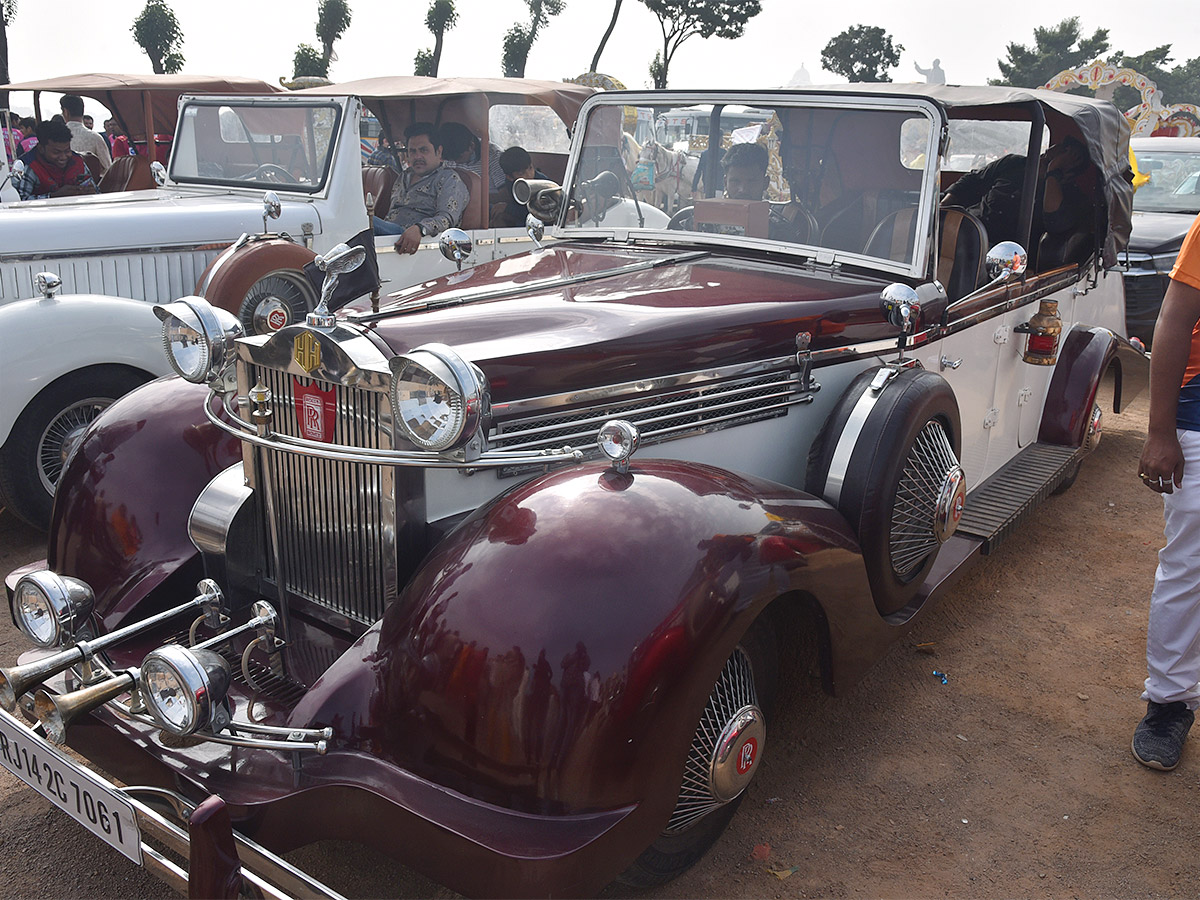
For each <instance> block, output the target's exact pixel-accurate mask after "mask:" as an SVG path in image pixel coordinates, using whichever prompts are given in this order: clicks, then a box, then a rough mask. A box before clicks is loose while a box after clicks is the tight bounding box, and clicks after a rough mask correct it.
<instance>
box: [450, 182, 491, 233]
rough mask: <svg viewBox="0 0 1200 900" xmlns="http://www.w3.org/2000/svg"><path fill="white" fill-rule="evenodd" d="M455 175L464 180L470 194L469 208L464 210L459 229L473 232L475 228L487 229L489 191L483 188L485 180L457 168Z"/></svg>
mask: <svg viewBox="0 0 1200 900" xmlns="http://www.w3.org/2000/svg"><path fill="white" fill-rule="evenodd" d="M454 172H455V174H457V175H458V177H459V178H461V179H462V180H463V184H465V185H466V186H467V191H468V192H470V195H471V196H470V199H469V200H468V201H467V208H466V209H465V210H463V217H462V222H461V223H460V224H459V226H458V227H459V228H462V229H465V230H466V231H471V230H472V229H474V228H486V227H487V199H488V198H487V191H485V190H484V188H483V180H482V179H481V178H480V177H479V176H478V175H476V174H475V173H474V172H472V171H470V170H469V169H461V168H456V169H455V170H454Z"/></svg>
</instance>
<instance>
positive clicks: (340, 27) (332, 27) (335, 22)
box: [292, 0, 350, 78]
mask: <svg viewBox="0 0 1200 900" xmlns="http://www.w3.org/2000/svg"><path fill="white" fill-rule="evenodd" d="M349 27H350V4H348V3H347V2H346V0H321V2H320V3H318V4H317V28H316V33H317V40H318V41H320V43H321V49H320V50H317V49H316V48H315V47H313V46H312V45H311V44H301V45H300V46H298V47H297V48H296V52H295V53H294V54H293V55H292V77H293V78H304V77H316V78H328V77H329V64H330V63H331V62H333V61H334V60H335V59H337V54H336V53H334V52H333V45H334V42H335V41H337V39H338V38H340V37H341V36H342V35H343V34H344V33H345V31H346V29H347V28H349Z"/></svg>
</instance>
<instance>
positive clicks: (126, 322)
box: [0, 295, 171, 444]
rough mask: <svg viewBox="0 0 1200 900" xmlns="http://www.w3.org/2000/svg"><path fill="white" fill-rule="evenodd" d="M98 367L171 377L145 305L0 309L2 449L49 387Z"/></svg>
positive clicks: (107, 301) (74, 301)
mask: <svg viewBox="0 0 1200 900" xmlns="http://www.w3.org/2000/svg"><path fill="white" fill-rule="evenodd" d="M96 365H124V366H129V367H131V368H134V369H138V370H140V371H142V372H145V373H146V376H147V378H148V379H149V378H151V377H157V376H159V375H166V374H168V373H170V371H171V366H170V364H169V363H168V362H167V358H166V355H165V354H164V353H163V349H162V326H161V324H160V323H159V321H158V318H157V317H156V316H155V315H154V310H153V309H152V308H151V307H150V305H149V304H147V303H143V302H141V301H138V300H128V299H124V298H121V297H103V296H98V295H68V296H59V297H54V298H52V299H37V300H22V301H20V302H17V303H10V304H8V305H6V306H3V307H0V382H2V383H3V385H4V390H3V391H0V444H3V443H4V442H5V441H7V440H8V435H9V432H11V431H12V427H13V423H14V422H15V421H16V420H17V417H18V416H19V415H20V414H21V412H22V411H23V410H24V409H25V407H26V406H28V405H29V402H30V401H31V400H32V399H33V398H34V397H36V396H37V395H38V393H39V392H40V391H41V390H43V389H44V388H45V387H46V386H47V385H48V384H50V383H51V382H53V381H55V380H56V379H58V378H61V377H62V376H63V375H66V374H69V373H71V372H75V371H78V370H79V369H85V368H87V367H89V366H96Z"/></svg>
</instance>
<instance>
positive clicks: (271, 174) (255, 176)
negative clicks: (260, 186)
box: [240, 163, 296, 184]
mask: <svg viewBox="0 0 1200 900" xmlns="http://www.w3.org/2000/svg"><path fill="white" fill-rule="evenodd" d="M260 179H261V180H262V181H269V182H271V183H273V184H278V183H280V182H286V183H288V184H291V183H294V182H295V180H296V179H295V178H293V177H292V173H291V172H289V171H288V170H287V169H285V168H284V167H283V166H278V165H276V164H275V163H263V164H262V165H261V166H259V167H258V168H257V169H255V170H254V171H253V172H249V173H247V174H246V175H243V176H242V177H241V179H240V180H241V181H258V180H260Z"/></svg>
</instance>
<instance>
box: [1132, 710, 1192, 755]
mask: <svg viewBox="0 0 1200 900" xmlns="http://www.w3.org/2000/svg"><path fill="white" fill-rule="evenodd" d="M1195 718H1196V716H1195V714H1194V713H1193V712H1192V711H1191V710H1190V709H1188V708H1187V704H1186V703H1184V702H1183V701H1182V700H1176V701H1175V702H1174V703H1155V702H1154V701H1153V700H1151V701H1150V702H1148V703H1147V704H1146V717H1145V718H1144V719H1142V721H1140V722H1138V727H1137V729H1136V730H1135V731H1134V732H1133V756H1134V759H1136V760H1137V761H1138V762H1140V763H1141V764H1142V765H1143V766H1149V767H1150V768H1151V769H1162V770H1163V771H1164V772H1169V771H1170V770H1171V769H1173V768H1175V767H1176V766H1177V765H1179V757H1180V755H1181V754H1182V753H1183V742H1184V741H1186V740H1187V736H1188V730H1189V729H1190V728H1191V727H1192V721H1193V720H1194V719H1195Z"/></svg>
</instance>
